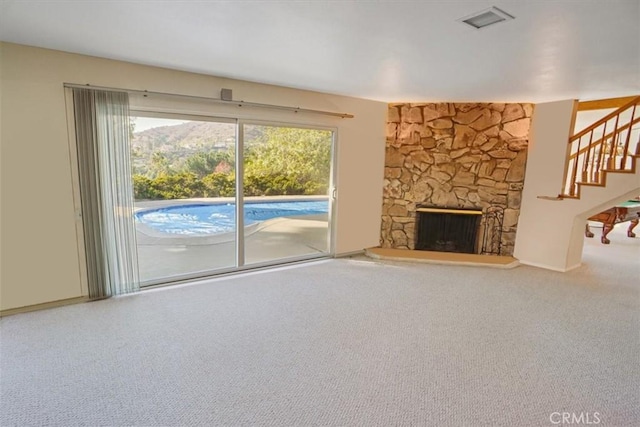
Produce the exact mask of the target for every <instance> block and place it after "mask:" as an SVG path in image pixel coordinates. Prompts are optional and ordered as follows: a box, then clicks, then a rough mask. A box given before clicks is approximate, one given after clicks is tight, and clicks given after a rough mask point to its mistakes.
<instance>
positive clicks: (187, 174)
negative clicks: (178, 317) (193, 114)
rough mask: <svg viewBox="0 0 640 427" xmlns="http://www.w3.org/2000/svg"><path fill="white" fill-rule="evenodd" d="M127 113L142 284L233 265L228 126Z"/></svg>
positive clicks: (232, 136) (232, 133)
mask: <svg viewBox="0 0 640 427" xmlns="http://www.w3.org/2000/svg"><path fill="white" fill-rule="evenodd" d="M132 115H133V117H132V123H131V160H132V168H133V187H134V197H135V222H136V240H137V250H138V262H139V271H140V280H141V282H142V284H143V285H144V284H153V283H159V282H169V281H171V280H176V279H177V278H180V277H186V276H197V275H204V274H205V273H207V272H211V271H215V270H221V269H230V268H235V267H236V255H235V254H236V221H235V219H236V204H235V194H236V193H235V185H236V184H235V183H236V181H235V152H236V129H237V125H236V122H235V121H227V122H224V121H213V119H212V120H211V121H208V120H207V121H205V120H202V119H200V118H197V119H193V118H188V117H187V118H184V117H180V118H178V119H176V118H175V116H169V115H164V116H163V115H159V114H155V113H152V114H150V115H146V114H145V113H139V115H135V113H133V114H132Z"/></svg>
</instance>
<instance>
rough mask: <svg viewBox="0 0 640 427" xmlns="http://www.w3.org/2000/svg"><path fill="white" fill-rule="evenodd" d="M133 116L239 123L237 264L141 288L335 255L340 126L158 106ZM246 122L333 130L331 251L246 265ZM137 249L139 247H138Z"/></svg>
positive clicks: (139, 110)
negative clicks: (215, 113)
mask: <svg viewBox="0 0 640 427" xmlns="http://www.w3.org/2000/svg"><path fill="white" fill-rule="evenodd" d="M131 116H132V117H151V118H153V117H156V118H167V119H176V120H181V119H182V120H194V121H207V122H220V123H233V124H235V126H236V133H235V137H236V141H235V150H236V153H235V162H236V164H235V178H236V188H235V193H236V194H235V219H236V228H235V260H236V264H235V266H231V267H221V268H215V269H210V270H200V271H197V272H192V273H184V274H176V275H174V276H165V277H164V278H161V279H149V280H145V281H141V283H140V287H141V288H144V289H152V288H155V287H162V286H169V285H173V284H178V283H181V282H187V281H191V280H195V279H206V278H208V277H214V276H219V275H223V274H230V273H238V272H242V271H249V270H254V269H263V268H266V267H275V266H279V265H285V264H290V263H296V262H303V261H311V260H315V259H322V258H331V257H333V256H334V254H335V229H336V227H335V224H336V222H335V217H336V201H337V186H336V181H337V140H338V129H337V127H332V126H323V125H315V124H308V123H291V122H280V121H267V120H259V119H244V118H239V117H229V116H223V115H221V116H217V115H214V114H194V113H184V112H174V111H167V110H156V109H155V108H150V109H145V108H132V109H131ZM244 125H258V126H274V127H290V128H298V129H309V130H323V131H330V132H331V154H330V162H331V164H330V172H329V175H330V176H329V191H328V193H329V194H328V195H327V197H328V213H327V220H328V222H327V225H328V226H327V243H328V244H327V252H323V253H318V254H306V255H300V256H291V257H286V258H279V259H275V260H269V261H264V262H258V263H252V264H250V265H246V264H245V228H244V182H243V181H244V145H245V141H244ZM136 250H137V248H136Z"/></svg>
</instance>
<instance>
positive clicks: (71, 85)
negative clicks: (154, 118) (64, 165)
mask: <svg viewBox="0 0 640 427" xmlns="http://www.w3.org/2000/svg"><path fill="white" fill-rule="evenodd" d="M64 87H68V88H78V89H94V90H106V91H114V92H126V93H130V94H139V95H143V96H148V95H160V96H173V97H178V98H189V99H199V100H202V101H208V102H215V103H217V104H227V105H236V106H238V107H256V108H269V109H272V110H284V111H293V112H294V113H310V114H321V115H324V116H333V117H340V118H343V119H352V118H353V117H354V115H353V114H348V113H334V112H333V111H322V110H311V109H309V108H300V107H288V106H285V105H275V104H261V103H258V102H246V101H234V100H226V99H221V98H211V97H207V96H197V95H183V94H179V93H168V92H154V91H148V90H136V89H118V88H111V87H104V86H93V85H89V84H86V85H81V84H75V83H64Z"/></svg>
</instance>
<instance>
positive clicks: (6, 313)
mask: <svg viewBox="0 0 640 427" xmlns="http://www.w3.org/2000/svg"><path fill="white" fill-rule="evenodd" d="M88 301H89V297H87V296H84V297H76V298H68V299H62V300H58V301H51V302H44V303H41V304H34V305H27V306H24V307H17V308H9V309H6V310H0V317H5V316H12V315H14V314H20V313H29V312H31V311H38V310H46V309H49V308H56V307H63V306H65V305H71V304H78V303H82V302H88Z"/></svg>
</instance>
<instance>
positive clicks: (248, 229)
mask: <svg viewBox="0 0 640 427" xmlns="http://www.w3.org/2000/svg"><path fill="white" fill-rule="evenodd" d="M328 199H329V196H251V197H245V198H244V202H246V203H277V202H292V201H296V202H303V201H318V200H328ZM225 203H235V197H211V198H206V197H202V198H191V199H171V200H144V201H139V202H136V203H135V206H134V213H137V212H141V211H145V210H150V209H158V208H162V207H170V206H180V205H201V204H215V205H217V204H225ZM287 219H306V220H310V221H328V213H327V214H315V215H291V216H282V217H276V218H271V219H268V220H265V221H259V222H256V223H253V224H249V225H246V226H245V227H244V235H245V237H248V236H250V235H252V234H254V233H256V232H258V231H260V230H262V229H264V228H266V227H269V226H271V225H273V224H274V223H277V222H281V221H283V220H287ZM235 239H236V231H235V230H234V231H230V232H225V233H213V234H205V235H202V234H201V235H193V234H190V235H189V234H187V235H180V234H171V233H163V232H162V231H157V230H154V229H153V228H151V227H149V226H147V225H146V224H142V223H139V222H136V240H137V244H138V245H189V246H196V245H215V244H220V243H228V242H232V241H234V240H235Z"/></svg>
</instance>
